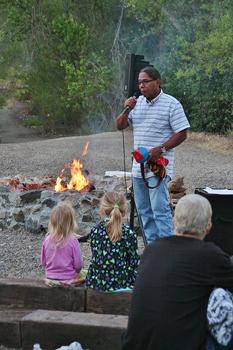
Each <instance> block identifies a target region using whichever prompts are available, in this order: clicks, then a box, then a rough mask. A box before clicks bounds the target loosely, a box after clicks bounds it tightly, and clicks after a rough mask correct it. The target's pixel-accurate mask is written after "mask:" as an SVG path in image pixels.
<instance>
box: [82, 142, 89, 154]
mask: <svg viewBox="0 0 233 350" xmlns="http://www.w3.org/2000/svg"><path fill="white" fill-rule="evenodd" d="M88 147H89V142H87V143H86V144H85V146H84V147H83V153H82V157H84V156H86V155H87V152H88Z"/></svg>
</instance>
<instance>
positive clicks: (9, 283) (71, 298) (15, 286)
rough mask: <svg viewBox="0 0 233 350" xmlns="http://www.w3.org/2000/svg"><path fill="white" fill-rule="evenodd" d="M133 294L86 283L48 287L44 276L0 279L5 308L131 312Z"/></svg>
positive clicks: (123, 313) (102, 312) (1, 301)
mask: <svg viewBox="0 0 233 350" xmlns="http://www.w3.org/2000/svg"><path fill="white" fill-rule="evenodd" d="M131 296H132V293H130V292H117V293H106V292H98V291H95V290H92V289H87V288H84V287H72V286H68V287H48V286H46V285H45V283H44V282H43V280H42V279H32V278H21V279H16V278H1V279H0V306H4V308H12V309H13V308H15V309H20V308H21V309H23V308H24V309H31V310H35V309H46V310H58V311H78V312H95V313H101V314H114V315H128V313H129V306H130V301H131Z"/></svg>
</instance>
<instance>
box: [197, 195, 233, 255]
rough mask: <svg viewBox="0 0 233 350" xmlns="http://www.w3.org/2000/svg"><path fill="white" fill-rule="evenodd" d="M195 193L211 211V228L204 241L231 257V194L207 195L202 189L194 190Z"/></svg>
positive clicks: (232, 222) (232, 230) (232, 198)
mask: <svg viewBox="0 0 233 350" xmlns="http://www.w3.org/2000/svg"><path fill="white" fill-rule="evenodd" d="M195 193H196V194H200V195H201V196H203V197H205V198H207V199H208V200H209V202H210V204H211V206H212V209H213V216H212V223H213V227H212V229H211V231H210V233H209V234H208V235H207V236H206V238H205V240H206V241H211V242H214V243H215V244H216V245H218V246H219V247H220V248H221V249H222V250H223V251H224V252H226V253H228V254H229V255H233V194H214V193H208V192H206V191H205V190H204V189H202V188H196V189H195Z"/></svg>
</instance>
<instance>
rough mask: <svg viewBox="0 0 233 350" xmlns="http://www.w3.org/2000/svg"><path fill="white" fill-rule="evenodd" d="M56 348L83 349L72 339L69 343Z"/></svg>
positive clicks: (65, 349)
mask: <svg viewBox="0 0 233 350" xmlns="http://www.w3.org/2000/svg"><path fill="white" fill-rule="evenodd" d="M56 350H83V348H82V346H81V344H80V343H78V342H77V341H74V342H73V343H71V344H70V345H66V346H61V347H60V348H57V349H56Z"/></svg>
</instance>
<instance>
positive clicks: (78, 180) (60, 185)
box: [54, 159, 89, 192]
mask: <svg viewBox="0 0 233 350" xmlns="http://www.w3.org/2000/svg"><path fill="white" fill-rule="evenodd" d="M82 168H83V165H82V163H81V162H80V161H79V160H77V159H74V160H73V162H72V163H71V164H67V165H66V166H65V168H64V169H62V171H61V174H60V176H58V177H57V180H56V185H55V187H54V189H55V191H56V192H64V191H67V190H76V191H80V192H82V191H86V189H87V188H89V180H88V179H87V178H86V176H85V173H84V171H83V170H82ZM67 169H68V170H70V174H71V179H70V180H69V178H67V176H66V174H65V173H66V170H67Z"/></svg>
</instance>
